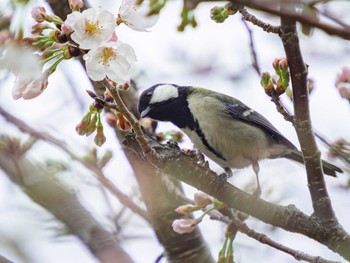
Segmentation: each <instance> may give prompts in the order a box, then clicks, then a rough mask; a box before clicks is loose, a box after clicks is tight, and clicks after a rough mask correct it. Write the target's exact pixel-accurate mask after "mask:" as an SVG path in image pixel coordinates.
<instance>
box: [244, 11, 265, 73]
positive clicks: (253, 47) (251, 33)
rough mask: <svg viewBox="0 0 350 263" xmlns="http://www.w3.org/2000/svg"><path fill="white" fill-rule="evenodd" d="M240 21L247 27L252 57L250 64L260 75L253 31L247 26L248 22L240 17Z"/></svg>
mask: <svg viewBox="0 0 350 263" xmlns="http://www.w3.org/2000/svg"><path fill="white" fill-rule="evenodd" d="M242 22H243V24H244V26H245V28H246V29H247V31H248V34H249V45H250V53H251V54H252V58H253V62H252V66H253V68H254V69H255V71H256V73H258V75H259V76H261V70H260V67H259V62H258V57H257V55H256V52H255V46H254V40H253V31H252V30H251V29H250V28H249V26H248V23H247V22H246V20H244V19H243V18H242Z"/></svg>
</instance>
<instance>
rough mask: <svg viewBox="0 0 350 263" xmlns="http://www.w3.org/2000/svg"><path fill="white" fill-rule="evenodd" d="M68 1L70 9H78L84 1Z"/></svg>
mask: <svg viewBox="0 0 350 263" xmlns="http://www.w3.org/2000/svg"><path fill="white" fill-rule="evenodd" d="M68 3H69V7H70V9H72V11H79V10H80V8H82V7H83V6H84V2H83V1H82V0H68Z"/></svg>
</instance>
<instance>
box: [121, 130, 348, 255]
mask: <svg viewBox="0 0 350 263" xmlns="http://www.w3.org/2000/svg"><path fill="white" fill-rule="evenodd" d="M148 139H149V141H150V145H151V146H152V148H153V149H155V150H156V151H157V153H158V154H159V155H161V156H162V160H163V161H162V163H161V164H160V166H159V168H161V170H162V171H163V172H164V173H166V174H169V175H170V176H172V177H174V178H176V179H178V180H181V181H183V182H185V183H187V184H189V185H192V186H193V187H195V188H197V189H199V190H201V191H203V192H206V193H208V194H209V195H212V196H214V197H215V198H217V199H219V200H220V201H222V202H224V203H225V204H227V205H228V206H229V207H231V208H235V209H238V210H240V211H242V212H244V213H247V214H249V215H252V216H254V217H256V218H258V219H260V220H261V221H263V222H265V223H268V224H271V225H273V226H276V227H280V228H282V229H285V230H287V231H290V232H296V233H300V234H303V235H305V236H308V237H310V238H312V239H314V240H316V241H318V242H320V243H322V244H324V245H326V246H327V247H328V248H330V249H331V250H333V251H334V252H336V253H338V254H340V255H342V256H343V257H344V258H346V259H347V260H350V236H349V234H348V233H347V232H346V231H345V230H344V229H343V228H342V226H341V225H340V224H338V223H337V224H331V225H325V224H323V222H322V221H320V220H319V219H318V218H317V217H313V216H311V217H309V216H307V215H305V214H304V213H302V212H301V211H300V210H298V209H297V208H296V207H295V206H293V205H289V206H278V205H274V204H272V203H269V202H266V201H264V200H262V199H259V198H255V197H253V196H252V195H250V194H247V193H245V192H243V191H241V190H240V189H238V188H236V187H234V186H233V185H231V184H229V183H221V184H220V181H218V176H217V174H216V173H214V172H213V171H211V170H210V169H207V168H205V167H203V166H200V165H198V164H197V163H195V162H194V161H193V159H192V158H190V157H188V156H187V155H185V154H184V153H182V152H181V151H180V150H176V149H173V148H169V147H168V146H165V145H161V144H159V143H158V142H156V141H154V140H153V139H151V138H148ZM124 144H125V146H126V147H129V148H130V149H132V150H133V151H135V152H136V153H140V147H139V144H138V143H137V141H136V140H135V138H134V137H133V136H132V135H130V136H127V137H126V138H125V140H124Z"/></svg>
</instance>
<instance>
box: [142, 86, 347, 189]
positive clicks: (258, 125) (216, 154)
mask: <svg viewBox="0 0 350 263" xmlns="http://www.w3.org/2000/svg"><path fill="white" fill-rule="evenodd" d="M138 110H139V112H140V114H141V117H142V118H144V117H150V118H152V119H155V120H159V121H170V122H172V123H173V124H175V125H176V126H177V127H179V128H180V129H181V130H182V131H183V132H184V133H185V134H186V135H187V136H188V137H189V138H190V139H191V141H192V142H193V144H194V145H195V146H196V148H197V149H198V150H200V151H201V152H202V153H204V154H205V155H206V156H207V157H209V158H210V159H212V160H213V161H214V162H216V163H217V164H219V165H220V166H221V167H223V168H224V169H225V171H226V173H227V174H228V175H229V176H230V175H232V171H231V169H230V168H236V169H240V168H244V167H247V166H250V165H252V166H253V170H254V172H255V174H256V176H257V175H258V172H259V164H258V161H260V160H263V159H274V158H281V157H284V158H287V159H291V160H294V161H297V162H299V163H302V164H304V161H303V156H302V153H301V152H300V151H298V150H297V148H296V147H295V146H294V145H293V144H292V143H291V142H290V141H289V140H288V139H286V138H285V137H284V136H283V135H282V134H281V133H280V132H279V131H278V130H277V129H276V128H275V127H274V126H273V125H272V124H271V123H270V122H269V121H268V120H267V119H266V118H264V117H263V116H262V115H260V114H259V113H257V112H256V111H254V110H253V109H251V108H249V107H248V106H246V105H245V104H243V103H242V102H241V101H239V100H237V99H235V98H232V97H230V96H227V95H224V94H221V93H218V92H214V91H210V90H207V89H203V88H197V87H189V86H178V85H174V84H157V85H154V86H152V87H150V88H148V89H146V90H145V91H144V92H142V94H141V96H140V98H139V104H138ZM322 166H323V170H324V172H325V174H327V175H330V176H336V172H340V173H342V172H343V171H342V170H341V169H340V168H338V167H336V166H334V165H332V164H330V163H328V162H326V161H322ZM257 182H259V181H257ZM258 188H259V189H260V186H259V183H258ZM259 189H258V190H259Z"/></svg>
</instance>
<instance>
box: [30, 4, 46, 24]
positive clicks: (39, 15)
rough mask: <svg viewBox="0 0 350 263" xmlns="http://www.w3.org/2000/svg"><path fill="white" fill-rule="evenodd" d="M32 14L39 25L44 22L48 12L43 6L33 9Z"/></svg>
mask: <svg viewBox="0 0 350 263" xmlns="http://www.w3.org/2000/svg"><path fill="white" fill-rule="evenodd" d="M31 14H32V17H33V18H34V19H35V21H36V22H38V23H41V22H44V21H45V18H46V16H47V14H46V10H45V8H44V7H42V6H35V7H33V8H32V11H31Z"/></svg>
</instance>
